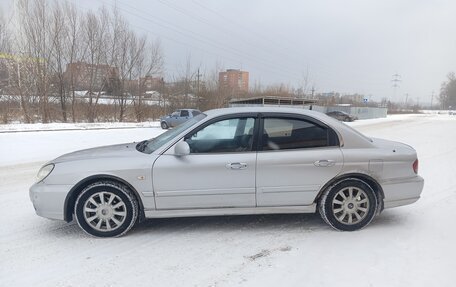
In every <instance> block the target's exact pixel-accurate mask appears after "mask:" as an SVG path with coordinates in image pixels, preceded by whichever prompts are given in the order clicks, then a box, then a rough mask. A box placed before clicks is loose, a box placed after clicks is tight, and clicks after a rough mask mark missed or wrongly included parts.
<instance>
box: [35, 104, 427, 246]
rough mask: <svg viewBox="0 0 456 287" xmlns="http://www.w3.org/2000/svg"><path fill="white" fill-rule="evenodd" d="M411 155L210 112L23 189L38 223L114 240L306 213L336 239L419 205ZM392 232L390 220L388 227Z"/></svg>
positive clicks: (70, 159)
mask: <svg viewBox="0 0 456 287" xmlns="http://www.w3.org/2000/svg"><path fill="white" fill-rule="evenodd" d="M423 183H424V180H423V178H421V177H420V176H419V175H418V159H417V154H416V151H415V150H414V149H413V148H412V147H411V146H408V145H406V144H402V143H399V142H393V141H388V140H382V139H377V138H368V137H366V136H364V135H362V134H361V133H359V132H358V131H356V130H354V129H353V128H351V127H349V126H347V125H345V124H343V123H341V122H339V121H337V120H335V119H333V118H331V117H328V116H326V115H325V114H323V113H319V112H315V111H309V110H303V109H293V108H278V107H248V108H228V109H217V110H210V111H207V112H204V113H201V114H199V115H197V116H196V117H193V118H191V119H190V120H188V121H187V122H185V123H183V124H182V125H180V126H178V127H176V128H174V129H170V130H168V131H166V132H164V133H163V134H161V135H159V136H157V137H156V138H154V139H150V140H144V141H142V142H139V143H128V144H119V145H113V146H105V147H99V148H93V149H87V150H82V151H77V152H73V153H69V154H66V155H63V156H60V157H58V158H56V159H54V160H51V161H50V162H48V163H47V164H45V165H44V166H43V167H42V168H41V169H40V170H39V172H38V175H37V180H36V183H35V184H33V186H32V187H31V188H30V199H31V201H32V202H33V206H34V208H35V210H36V213H37V214H38V215H40V216H43V217H47V218H53V219H60V220H66V221H68V222H70V221H72V220H73V219H75V220H76V222H77V223H78V224H79V226H80V227H81V228H82V229H83V230H84V231H85V232H86V233H88V234H91V235H93V236H99V237H110V236H120V235H122V234H125V233H126V232H127V231H128V230H129V229H130V228H132V227H133V225H134V224H135V223H137V222H140V221H142V220H144V219H145V218H163V217H189V216H215V215H218V216H220V215H241V214H270V213H314V212H316V211H318V212H319V213H320V215H321V217H322V218H323V220H324V221H325V222H327V223H328V224H329V225H330V226H332V227H333V228H335V229H337V230H344V231H353V230H358V229H361V228H363V227H365V226H367V225H368V224H369V223H370V222H371V221H372V219H373V218H374V217H375V216H376V215H378V214H380V212H381V211H382V210H383V209H384V208H390V207H396V206H401V205H406V204H411V203H413V202H415V201H417V200H418V199H419V198H420V194H421V191H422V189H423ZM391 223H392V224H394V222H391Z"/></svg>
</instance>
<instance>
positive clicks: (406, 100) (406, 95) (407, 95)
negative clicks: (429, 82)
mask: <svg viewBox="0 0 456 287" xmlns="http://www.w3.org/2000/svg"><path fill="white" fill-rule="evenodd" d="M408 97H409V94H408V93H407V94H405V108H406V109H408V105H407V102H408Z"/></svg>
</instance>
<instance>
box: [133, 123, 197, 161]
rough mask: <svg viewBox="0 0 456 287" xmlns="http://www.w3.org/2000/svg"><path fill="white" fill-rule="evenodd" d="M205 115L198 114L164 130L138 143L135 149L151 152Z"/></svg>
mask: <svg viewBox="0 0 456 287" xmlns="http://www.w3.org/2000/svg"><path fill="white" fill-rule="evenodd" d="M205 117H206V115H205V114H199V115H198V116H196V117H194V118H192V119H190V120H188V121H186V122H185V123H183V124H181V125H179V126H177V127H175V128H173V129H170V130H167V131H166V132H164V133H162V134H161V135H159V136H158V137H155V138H153V139H150V140H146V141H143V142H140V143H138V145H137V146H136V149H137V150H138V151H140V152H144V153H153V152H154V151H156V150H157V149H158V148H160V147H161V146H163V145H164V144H165V143H167V142H169V141H170V140H171V139H173V138H175V137H176V136H177V135H179V134H180V133H181V132H183V131H184V130H186V129H188V128H189V127H191V126H192V125H194V124H196V123H197V122H199V121H200V120H202V119H204V118H205Z"/></svg>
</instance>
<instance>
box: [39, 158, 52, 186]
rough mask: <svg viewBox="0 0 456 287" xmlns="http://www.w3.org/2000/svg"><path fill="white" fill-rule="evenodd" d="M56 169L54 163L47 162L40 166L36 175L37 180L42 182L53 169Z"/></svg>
mask: <svg viewBox="0 0 456 287" xmlns="http://www.w3.org/2000/svg"><path fill="white" fill-rule="evenodd" d="M53 169H54V164H53V163H51V164H47V165H45V166H43V167H42V168H40V171H38V174H37V175H36V181H35V182H37V183H38V182H40V181H42V180H44V179H45V178H46V177H47V176H48V175H50V174H51V172H52V170H53Z"/></svg>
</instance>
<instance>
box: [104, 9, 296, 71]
mask: <svg viewBox="0 0 456 287" xmlns="http://www.w3.org/2000/svg"><path fill="white" fill-rule="evenodd" d="M98 1H99V2H101V3H103V4H106V5H110V6H113V5H112V4H110V3H106V2H105V1H103V0H98ZM121 4H122V5H124V6H126V7H129V9H130V10H127V9H125V8H120V7H118V6H113V7H116V8H117V9H119V10H121V11H123V12H124V13H127V14H130V15H133V16H135V17H138V18H141V19H143V20H145V21H148V22H151V23H153V24H155V25H157V26H160V27H163V28H165V29H168V30H172V31H174V32H176V33H178V34H181V35H183V36H185V37H188V38H191V39H193V40H196V41H199V42H205V43H206V44H207V45H210V46H212V47H215V48H217V49H221V50H224V51H227V52H228V53H231V54H235V55H237V56H239V57H244V58H247V59H250V60H251V61H254V62H256V63H258V64H260V65H262V66H263V67H267V68H268V69H270V71H273V72H275V73H280V74H282V76H286V77H287V78H291V79H292V78H294V77H296V78H295V80H298V79H299V77H297V76H293V75H291V74H290V73H289V70H287V69H282V68H281V67H279V66H278V65H276V64H275V63H269V62H267V61H264V60H263V59H259V58H257V57H255V56H253V55H250V54H247V53H245V52H243V51H240V50H238V49H236V48H233V47H231V46H229V45H225V44H220V43H217V42H215V41H213V40H212V39H210V38H208V37H206V36H204V35H201V34H199V33H196V32H194V31H191V30H188V29H186V28H182V27H178V26H176V25H175V24H173V23H169V22H168V21H166V20H163V19H161V18H159V17H154V18H150V17H144V16H142V15H141V14H137V13H134V12H132V10H135V11H138V12H139V13H144V11H141V10H138V9H137V8H136V7H133V6H131V5H129V4H126V3H121Z"/></svg>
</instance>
